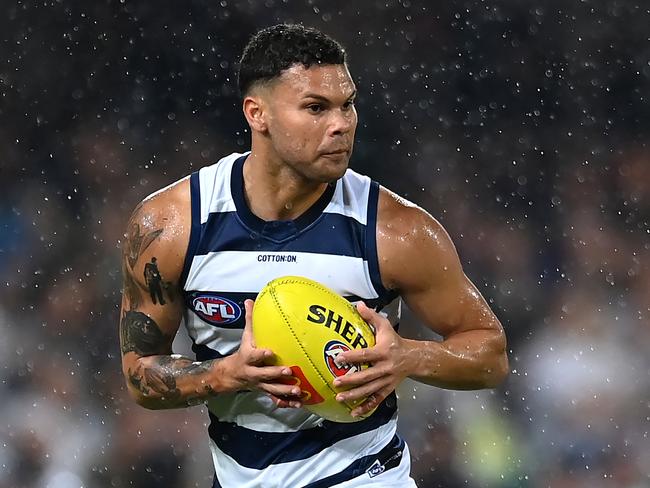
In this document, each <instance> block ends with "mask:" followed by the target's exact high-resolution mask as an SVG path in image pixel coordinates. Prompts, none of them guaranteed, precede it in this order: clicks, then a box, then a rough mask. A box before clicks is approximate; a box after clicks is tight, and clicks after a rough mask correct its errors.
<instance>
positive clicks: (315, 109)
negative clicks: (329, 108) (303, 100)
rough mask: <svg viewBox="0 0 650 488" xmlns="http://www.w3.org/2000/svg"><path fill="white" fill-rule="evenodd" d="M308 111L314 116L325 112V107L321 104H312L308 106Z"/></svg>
mask: <svg viewBox="0 0 650 488" xmlns="http://www.w3.org/2000/svg"><path fill="white" fill-rule="evenodd" d="M307 110H309V111H310V112H311V113H313V114H318V113H320V112H322V111H323V110H324V107H323V106H322V105H321V104H320V103H312V104H310V105H307Z"/></svg>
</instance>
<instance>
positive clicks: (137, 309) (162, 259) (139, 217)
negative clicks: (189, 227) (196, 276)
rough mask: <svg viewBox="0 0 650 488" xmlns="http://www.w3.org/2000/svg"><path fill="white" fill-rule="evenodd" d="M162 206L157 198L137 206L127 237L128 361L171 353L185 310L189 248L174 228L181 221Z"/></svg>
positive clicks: (123, 338) (123, 331)
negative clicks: (183, 291) (184, 266)
mask: <svg viewBox="0 0 650 488" xmlns="http://www.w3.org/2000/svg"><path fill="white" fill-rule="evenodd" d="M162 203H164V202H160V201H155V199H154V200H153V201H145V202H144V203H143V204H141V205H140V206H139V207H138V208H136V210H135V211H134V213H133V216H132V217H131V220H130V222H129V224H128V227H127V231H126V233H125V238H124V242H123V248H122V274H123V283H124V287H123V294H122V312H121V317H120V325H119V327H120V347H121V351H122V356H123V360H125V361H126V359H127V356H129V357H130V358H131V359H137V358H138V357H145V356H152V355H158V354H170V353H171V352H172V351H171V344H172V342H173V339H174V336H175V334H176V331H177V330H178V327H179V324H180V321H181V316H182V310H183V307H182V295H181V290H180V289H179V284H178V283H179V278H180V273H181V270H182V262H183V258H184V253H183V252H180V249H182V248H183V246H182V242H179V233H178V225H174V229H173V231H172V230H171V229H170V225H171V224H172V223H173V222H174V221H175V220H176V219H175V217H176V215H175V214H174V213H173V212H174V209H172V212H171V213H170V212H169V211H168V209H164V210H163V209H161V206H162V205H161V204H162ZM163 212H164V213H163ZM181 228H182V227H181ZM181 237H182V235H181ZM183 251H184V249H183ZM130 353H134V355H131V354H130ZM126 362H130V361H126ZM125 366H126V365H125Z"/></svg>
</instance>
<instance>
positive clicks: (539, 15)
mask: <svg viewBox="0 0 650 488" xmlns="http://www.w3.org/2000/svg"><path fill="white" fill-rule="evenodd" d="M0 5H1V6H2V15H0V149H1V150H2V153H1V157H0V176H1V177H0V195H1V197H0V278H1V279H0V286H1V287H2V294H1V295H0V296H1V298H0V326H1V329H0V331H1V333H2V335H1V338H0V358H1V363H0V364H1V366H2V367H1V369H0V379H1V380H2V381H1V382H0V398H1V399H2V401H1V402H0V418H1V419H2V420H1V421H0V487H1V488H9V487H11V488H23V487H25V488H27V487H30V488H31V487H39V488H40V487H50V488H68V487H81V486H83V487H90V488H95V487H98V488H103V487H126V486H129V487H136V488H148V487H154V486H155V487H160V486H174V487H207V486H210V479H211V473H212V467H211V460H210V459H209V455H208V447H207V435H206V433H205V429H204V427H203V424H204V422H205V421H206V416H205V412H203V411H202V409H201V407H196V408H194V409H188V410H179V411H173V412H151V411H147V410H144V409H142V408H140V407H138V406H136V405H135V404H134V402H133V401H132V400H130V399H129V398H128V397H127V395H126V392H125V388H124V386H123V380H122V378H121V373H120V361H119V351H118V337H117V320H118V312H119V309H118V307H119V301H120V288H121V278H120V256H119V255H120V250H119V249H120V244H121V239H122V232H123V230H124V228H125V225H126V220H127V219H128V216H129V214H130V211H131V209H132V208H133V207H134V206H135V205H136V203H137V202H138V201H139V200H141V199H142V198H143V197H145V196H146V195H148V194H149V193H151V192H153V191H155V190H156V189H158V188H160V187H162V186H165V185H167V184H169V183H171V182H173V181H175V180H176V179H178V178H180V177H182V176H184V175H186V174H188V173H190V172H191V171H193V170H196V169H197V168H199V167H201V166H202V165H205V164H209V163H212V162H214V161H216V160H217V159H219V158H220V157H222V156H223V155H225V154H228V153H230V152H232V151H243V150H246V149H247V147H248V143H249V134H248V132H247V129H246V125H245V120H244V118H243V116H242V114H241V110H240V104H239V100H238V98H237V94H236V88H235V83H234V78H235V75H234V73H235V61H236V60H237V58H238V56H239V53H240V52H241V49H242V48H243V46H244V45H245V43H246V41H247V39H248V38H249V36H250V35H252V33H254V32H255V31H256V30H258V29H259V28H261V27H265V26H268V25H272V24H274V23H277V22H281V21H296V22H303V23H305V24H306V25H310V26H314V27H318V28H320V29H322V30H324V31H325V32H326V33H328V34H330V35H332V36H334V37H335V38H336V39H338V40H339V41H341V42H342V43H343V44H344V45H345V46H346V48H347V50H348V53H349V59H350V69H351V72H352V74H353V77H354V79H355V81H356V82H357V85H358V88H359V91H360V96H359V98H358V104H357V109H358V111H359V119H360V123H359V129H358V137H357V143H356V147H355V154H354V155H353V158H352V167H353V168H354V169H356V170H358V171H360V172H363V173H366V174H368V175H370V176H372V177H373V178H375V179H377V180H379V181H380V182H381V183H382V184H383V185H385V186H387V187H389V188H391V189H393V190H395V191H397V192H399V193H400V194H402V195H404V196H406V197H407V198H409V199H410V200H412V201H414V202H416V203H417V204H419V205H422V206H423V207H424V208H426V209H427V210H429V211H430V212H431V213H432V214H433V215H434V216H435V217H436V218H438V219H439V220H440V221H441V222H442V223H443V225H444V226H445V227H446V228H447V230H448V231H449V233H450V234H451V236H452V238H453V240H454V242H455V243H456V245H457V247H458V251H459V253H460V256H461V259H462V261H463V264H464V266H465V269H466V272H467V274H468V275H469V276H470V277H471V278H472V280H473V281H474V282H475V283H476V284H477V286H478V287H479V288H480V290H481V291H482V293H483V294H484V295H485V297H486V298H487V299H488V300H489V301H490V303H491V304H492V306H493V307H494V309H495V311H496V312H497V314H498V316H499V317H500V318H501V320H502V322H503V324H504V326H505V328H506V331H507V335H508V338H509V355H510V359H511V370H512V374H511V375H510V378H509V379H508V381H507V382H506V384H505V385H504V386H503V387H501V388H499V389H497V390H494V391H483V392H449V391H443V390H438V389H434V388H430V387H427V386H424V385H418V384H415V383H411V382H407V383H405V384H404V385H403V386H402V387H401V389H400V401H401V416H400V425H401V432H402V433H403V434H404V435H405V437H406V438H407V440H408V441H409V443H410V446H411V451H412V455H413V477H414V478H415V479H416V481H417V482H418V484H419V486H420V487H422V488H428V487H438V486H440V487H457V486H458V487H460V486H463V487H483V486H484V487H517V486H530V487H546V486H552V487H571V488H574V487H600V486H612V487H630V488H632V487H640V486H647V485H648V484H650V477H649V475H648V473H649V470H648V465H649V464H650V443H649V442H648V424H649V423H650V421H649V418H650V404H649V403H648V391H649V389H648V387H649V386H650V385H649V383H650V381H649V371H650V360H649V354H648V350H649V349H650V324H649V320H648V318H649V314H650V271H649V269H648V262H649V261H648V259H649V257H650V225H649V214H650V150H649V149H648V147H647V141H648V136H649V135H650V110H649V109H650V106H649V103H648V97H649V96H650V40H649V36H650V28H649V26H650V10H649V9H650V6H649V5H648V3H647V2H642V1H640V0H637V1H624V0H620V1H612V0H602V1H596V0H591V1H589V0H582V1H577V0H571V1H556V0H548V1H541V0H537V1H521V0H519V1H515V0H504V1H500V2H495V1H448V2H424V1H406V0H403V1H401V2H398V1H380V2H375V1H369V0H366V1H358V2H352V1H338V0H329V1H321V0H318V1H308V2H297V1H296V2H294V1H286V0H285V1H278V0H266V1H253V0H250V1H226V0H224V1H222V2H220V3H217V2H206V1H187V2H175V3H174V4H172V2H132V1H126V0H122V1H120V2H118V1H93V2H81V1H52V0H45V1H39V2H36V1H21V2H11V1H8V0H2V1H0ZM404 330H405V334H407V335H410V336H413V337H428V335H427V334H426V332H425V330H424V329H423V328H422V327H421V326H420V325H419V324H417V323H416V322H415V321H414V320H413V319H412V318H411V316H410V315H409V314H408V312H407V313H406V320H405V324H404Z"/></svg>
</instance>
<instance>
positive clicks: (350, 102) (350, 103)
mask: <svg viewBox="0 0 650 488" xmlns="http://www.w3.org/2000/svg"><path fill="white" fill-rule="evenodd" d="M353 105H354V100H348V101H347V102H345V103H344V104H343V110H349V109H350V108H352V106H353Z"/></svg>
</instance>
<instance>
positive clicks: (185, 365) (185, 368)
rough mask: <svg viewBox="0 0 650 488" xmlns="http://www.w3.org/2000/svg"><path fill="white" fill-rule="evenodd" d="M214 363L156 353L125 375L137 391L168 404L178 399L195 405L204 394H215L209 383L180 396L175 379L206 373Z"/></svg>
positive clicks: (201, 399) (200, 400)
mask: <svg viewBox="0 0 650 488" xmlns="http://www.w3.org/2000/svg"><path fill="white" fill-rule="evenodd" d="M213 363H214V360H210V361H205V362H193V361H191V360H190V359H188V358H184V357H172V356H158V357H155V358H153V364H152V365H149V366H147V367H146V368H145V367H144V366H142V365H139V366H137V368H136V370H135V371H132V370H131V369H129V371H128V376H129V381H130V383H131V384H132V385H133V386H134V387H135V388H137V389H138V390H139V391H140V392H142V393H143V394H144V395H147V396H150V395H154V396H159V397H160V400H161V401H165V402H166V403H167V406H177V404H178V403H179V400H181V399H182V403H183V404H184V405H196V404H199V403H202V402H203V401H204V400H205V399H206V397H208V396H211V395H215V394H216V392H215V391H214V389H213V388H212V386H211V385H209V384H204V385H202V388H201V389H196V390H195V391H194V392H192V393H191V394H186V395H185V396H184V398H183V393H182V392H181V390H180V388H178V386H177V383H176V379H177V378H179V377H183V376H192V375H200V374H204V373H207V372H208V371H209V370H210V368H211V367H212V364H213Z"/></svg>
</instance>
